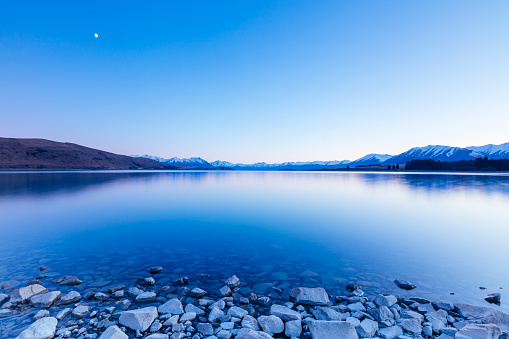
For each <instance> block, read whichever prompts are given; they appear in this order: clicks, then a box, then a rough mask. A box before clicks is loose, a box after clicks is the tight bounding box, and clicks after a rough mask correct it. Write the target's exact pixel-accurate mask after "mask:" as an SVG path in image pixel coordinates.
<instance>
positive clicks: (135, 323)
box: [119, 306, 158, 332]
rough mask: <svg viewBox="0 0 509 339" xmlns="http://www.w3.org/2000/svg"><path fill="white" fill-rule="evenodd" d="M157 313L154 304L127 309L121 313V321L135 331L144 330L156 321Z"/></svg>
mask: <svg viewBox="0 0 509 339" xmlns="http://www.w3.org/2000/svg"><path fill="white" fill-rule="evenodd" d="M157 315H158V314H157V309H156V308H155V307H153V306H152V307H145V308H141V309H138V310H132V311H125V312H122V313H121V314H120V319H119V323H120V324H122V325H124V326H127V327H129V328H130V329H132V330H134V331H140V332H144V331H146V330H147V329H148V328H149V327H150V325H151V324H152V323H153V322H154V320H155V319H156V318H157Z"/></svg>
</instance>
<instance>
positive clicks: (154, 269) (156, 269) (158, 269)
mask: <svg viewBox="0 0 509 339" xmlns="http://www.w3.org/2000/svg"><path fill="white" fill-rule="evenodd" d="M162 270H163V268H162V267H161V266H154V267H151V268H150V269H149V270H148V271H149V272H150V273H151V274H157V273H159V272H161V271H162Z"/></svg>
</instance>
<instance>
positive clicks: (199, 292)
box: [191, 287, 207, 298]
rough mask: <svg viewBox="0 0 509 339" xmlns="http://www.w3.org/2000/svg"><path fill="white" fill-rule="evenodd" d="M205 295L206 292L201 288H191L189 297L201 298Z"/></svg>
mask: <svg viewBox="0 0 509 339" xmlns="http://www.w3.org/2000/svg"><path fill="white" fill-rule="evenodd" d="M205 294H207V292H205V291H204V290H202V289H201V288H198V287H196V288H193V289H192V290H191V297H194V298H201V297H203V296H204V295H205Z"/></svg>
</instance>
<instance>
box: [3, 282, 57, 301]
mask: <svg viewBox="0 0 509 339" xmlns="http://www.w3.org/2000/svg"><path fill="white" fill-rule="evenodd" d="M46 292H48V290H47V289H46V288H45V287H43V286H41V285H39V284H34V285H29V286H27V287H21V288H17V289H15V290H14V291H12V293H11V295H10V300H9V301H10V302H11V303H13V304H14V303H25V302H28V301H29V300H30V298H32V297H33V296H34V295H38V294H42V293H46Z"/></svg>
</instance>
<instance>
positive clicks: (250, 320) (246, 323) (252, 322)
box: [240, 315, 260, 331]
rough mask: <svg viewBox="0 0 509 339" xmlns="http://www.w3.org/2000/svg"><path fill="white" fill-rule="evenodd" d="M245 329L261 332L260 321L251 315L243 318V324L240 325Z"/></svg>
mask: <svg viewBox="0 0 509 339" xmlns="http://www.w3.org/2000/svg"><path fill="white" fill-rule="evenodd" d="M240 325H241V326H242V327H243V328H248V329H251V330H254V331H259V330H260V326H259V325H258V321H257V320H256V318H254V317H252V316H250V315H245V316H244V318H242V322H241V324H240Z"/></svg>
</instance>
